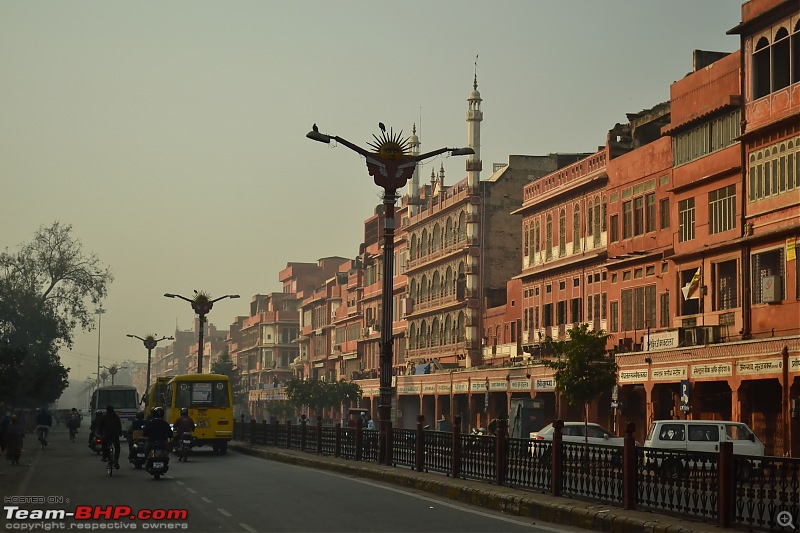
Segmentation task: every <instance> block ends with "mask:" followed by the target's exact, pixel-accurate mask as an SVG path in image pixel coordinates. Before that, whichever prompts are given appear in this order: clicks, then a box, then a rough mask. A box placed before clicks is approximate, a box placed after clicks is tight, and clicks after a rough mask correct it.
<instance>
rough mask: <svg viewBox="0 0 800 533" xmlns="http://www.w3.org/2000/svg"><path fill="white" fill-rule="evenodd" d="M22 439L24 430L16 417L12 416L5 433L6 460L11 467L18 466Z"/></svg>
mask: <svg viewBox="0 0 800 533" xmlns="http://www.w3.org/2000/svg"><path fill="white" fill-rule="evenodd" d="M24 438H25V429H24V428H23V427H22V425H21V424H20V423H19V420H18V419H17V415H13V416H12V417H11V421H10V422H9V424H8V427H7V428H6V431H5V441H6V460H8V461H11V464H12V465H18V464H19V458H20V456H21V455H22V441H23V439H24Z"/></svg>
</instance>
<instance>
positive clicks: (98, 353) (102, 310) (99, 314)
mask: <svg viewBox="0 0 800 533" xmlns="http://www.w3.org/2000/svg"><path fill="white" fill-rule="evenodd" d="M105 312H106V310H105V309H103V308H102V307H98V308H97V310H96V311H95V312H94V314H96V315H97V388H98V389H99V388H100V319H102V318H103V313H105Z"/></svg>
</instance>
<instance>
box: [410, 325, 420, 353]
mask: <svg viewBox="0 0 800 533" xmlns="http://www.w3.org/2000/svg"><path fill="white" fill-rule="evenodd" d="M418 342H419V340H418V339H417V325H416V324H415V323H413V322H412V323H411V325H410V326H409V327H408V349H409V350H416V349H417V348H418V345H417V343H418Z"/></svg>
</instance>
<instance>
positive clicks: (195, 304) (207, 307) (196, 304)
mask: <svg viewBox="0 0 800 533" xmlns="http://www.w3.org/2000/svg"><path fill="white" fill-rule="evenodd" d="M164 296H166V297H167V298H180V299H181V300H186V301H187V302H189V303H190V304H192V309H194V312H195V313H197V316H198V317H199V318H200V332H199V339H198V341H197V373H198V374H202V373H203V330H204V329H205V327H204V324H205V321H206V315H207V314H208V313H209V312H210V311H211V308H212V307H214V302H218V301H220V300H223V299H225V298H238V297H239V295H238V294H226V295H225V296H220V297H219V298H214V299H213V300H212V299H211V298H210V297H209V295H208V294H207V293H205V292H203V291H200V292H198V291H194V298H187V297H186V296H181V295H180V294H170V293H166V294H165V295H164Z"/></svg>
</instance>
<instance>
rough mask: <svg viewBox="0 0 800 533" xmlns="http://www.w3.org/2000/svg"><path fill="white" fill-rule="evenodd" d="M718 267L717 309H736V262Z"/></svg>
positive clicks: (718, 265) (729, 262)
mask: <svg viewBox="0 0 800 533" xmlns="http://www.w3.org/2000/svg"><path fill="white" fill-rule="evenodd" d="M716 267H717V309H734V308H736V260H732V261H725V262H724V263H719V264H717V265H716Z"/></svg>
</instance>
